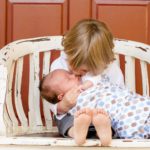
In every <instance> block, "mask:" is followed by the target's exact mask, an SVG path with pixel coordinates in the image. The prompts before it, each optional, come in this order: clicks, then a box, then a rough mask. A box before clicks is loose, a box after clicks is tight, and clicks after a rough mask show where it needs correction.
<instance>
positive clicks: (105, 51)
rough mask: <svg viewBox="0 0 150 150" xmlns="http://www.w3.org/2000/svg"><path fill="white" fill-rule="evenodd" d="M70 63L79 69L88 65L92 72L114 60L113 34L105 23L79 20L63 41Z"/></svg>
mask: <svg viewBox="0 0 150 150" xmlns="http://www.w3.org/2000/svg"><path fill="white" fill-rule="evenodd" d="M62 43H63V46H64V51H65V53H66V55H67V59H68V62H69V65H70V66H71V67H72V68H73V69H74V70H76V69H78V68H79V67H80V66H81V65H86V66H87V67H88V69H89V71H91V72H95V71H96V72H97V71H98V70H99V69H100V68H101V67H102V66H105V67H106V66H107V64H109V63H110V62H112V61H113V60H114V53H113V51H112V49H113V47H114V43H113V35H112V34H111V32H110V31H109V29H108V28H107V26H106V25H105V23H103V22H101V21H98V20H94V19H85V20H82V21H79V22H78V23H77V24H76V25H75V26H74V27H73V28H72V29H71V30H70V31H69V32H68V33H66V35H65V36H64V39H63V41H62Z"/></svg>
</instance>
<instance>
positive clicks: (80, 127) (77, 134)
mask: <svg viewBox="0 0 150 150" xmlns="http://www.w3.org/2000/svg"><path fill="white" fill-rule="evenodd" d="M91 121H92V113H91V110H90V109H89V108H84V109H81V110H79V111H77V112H76V113H75V115H74V139H75V142H76V144H78V145H82V144H84V143H85V141H86V136H87V132H88V129H89V125H90V123H91Z"/></svg>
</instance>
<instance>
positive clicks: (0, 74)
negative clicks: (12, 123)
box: [0, 65, 7, 135]
mask: <svg viewBox="0 0 150 150" xmlns="http://www.w3.org/2000/svg"><path fill="white" fill-rule="evenodd" d="M6 81H7V69H6V67H4V66H2V65H0V135H6V131H7V129H6V126H5V122H4V105H5V96H6V87H7V86H6Z"/></svg>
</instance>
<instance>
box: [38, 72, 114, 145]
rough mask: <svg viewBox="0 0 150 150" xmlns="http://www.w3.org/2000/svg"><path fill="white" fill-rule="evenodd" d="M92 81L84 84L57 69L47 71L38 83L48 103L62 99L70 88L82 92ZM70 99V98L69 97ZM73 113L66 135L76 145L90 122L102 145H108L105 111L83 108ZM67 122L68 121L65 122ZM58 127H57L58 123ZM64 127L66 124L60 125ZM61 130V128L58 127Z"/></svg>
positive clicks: (82, 140) (81, 142) (84, 138)
mask: <svg viewBox="0 0 150 150" xmlns="http://www.w3.org/2000/svg"><path fill="white" fill-rule="evenodd" d="M92 85H93V84H92V82H90V81H87V82H84V84H82V83H81V81H80V79H79V78H78V77H76V76H74V75H73V74H70V73H69V72H67V71H65V70H62V69H58V70H55V71H53V72H51V73H49V74H48V75H47V76H46V77H45V78H43V80H42V81H41V83H40V87H39V88H40V92H41V96H42V97H43V98H45V99H46V100H47V101H49V102H50V103H54V104H55V103H57V102H59V101H60V100H62V99H63V97H64V95H65V93H66V92H68V91H69V90H70V89H72V90H70V91H71V92H72V93H74V92H79V93H82V92H83V91H84V90H86V89H88V88H90V87H91V86H92ZM70 101H71V98H70ZM68 113H70V112H68ZM72 115H74V123H73V124H70V125H69V128H68V129H67V130H68V136H69V137H72V138H74V139H75V142H76V143H77V144H78V145H82V144H84V143H85V140H86V137H87V134H88V129H89V126H90V125H91V123H92V124H93V125H94V126H95V129H96V132H97V136H98V137H99V138H100V140H101V145H102V146H108V145H109V144H110V142H111V137H112V134H111V124H110V119H109V117H108V115H107V113H106V112H105V111H104V110H102V109H96V108H94V109H90V108H83V109H80V110H78V111H76V113H74V114H72ZM56 123H57V122H56ZM65 123H66V124H69V123H68V122H65ZM57 126H58V129H59V125H57ZM62 126H63V127H64V128H66V126H64V125H61V128H62ZM59 130H63V129H59Z"/></svg>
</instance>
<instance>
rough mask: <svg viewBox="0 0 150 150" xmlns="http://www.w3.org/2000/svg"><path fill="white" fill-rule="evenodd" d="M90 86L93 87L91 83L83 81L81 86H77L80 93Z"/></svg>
mask: <svg viewBox="0 0 150 150" xmlns="http://www.w3.org/2000/svg"><path fill="white" fill-rule="evenodd" d="M92 86H93V83H92V82H91V81H85V82H84V83H83V84H82V85H80V86H79V89H80V91H81V92H82V91H84V90H86V89H88V88H90V87H92Z"/></svg>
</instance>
